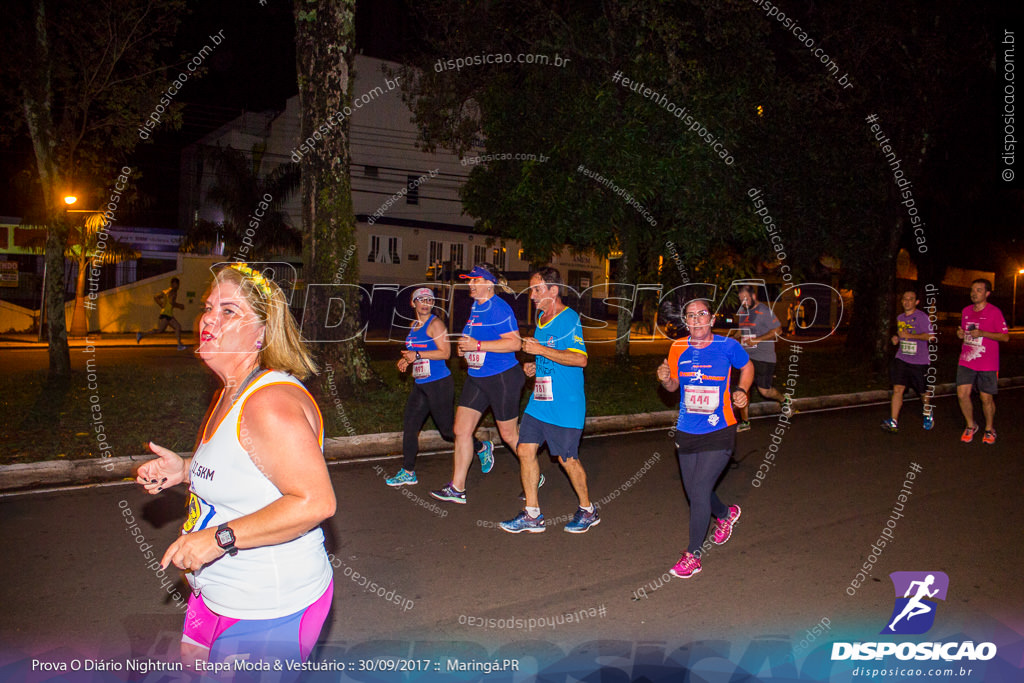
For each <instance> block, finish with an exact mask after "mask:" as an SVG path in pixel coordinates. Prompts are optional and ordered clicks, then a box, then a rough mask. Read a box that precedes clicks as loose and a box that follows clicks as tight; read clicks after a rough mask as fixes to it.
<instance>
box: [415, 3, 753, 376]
mask: <svg viewBox="0 0 1024 683" xmlns="http://www.w3.org/2000/svg"><path fill="white" fill-rule="evenodd" d="M421 18H422V21H424V22H426V23H427V24H428V26H429V28H428V29H427V30H426V31H425V33H426V34H427V35H428V36H436V37H437V38H436V39H435V44H434V46H433V53H432V54H431V55H428V56H426V57H424V59H423V61H422V63H421V64H420V65H419V66H420V69H418V70H412V69H408V70H406V73H405V74H404V78H403V83H405V84H406V90H405V97H406V100H407V102H408V103H409V104H410V105H411V106H412V108H413V112H414V115H415V119H416V121H417V123H418V124H419V126H420V131H421V139H422V141H423V143H424V145H425V146H426V148H427V149H432V148H434V147H436V146H443V147H446V148H448V149H451V150H453V151H455V152H456V153H465V152H466V151H468V150H469V149H472V148H473V146H474V145H475V144H477V141H478V140H481V139H482V140H483V142H482V144H483V145H484V146H485V151H486V152H488V153H495V154H501V153H533V154H543V155H546V156H548V157H550V160H549V161H546V162H543V163H541V162H538V161H529V162H525V163H512V162H493V163H490V164H487V165H480V166H475V167H474V168H473V169H472V171H471V174H470V177H469V180H468V182H467V183H466V185H465V187H464V189H463V200H464V204H465V207H466V210H467V212H469V213H470V214H472V215H474V216H477V217H478V219H479V220H478V224H477V225H478V228H479V229H482V230H484V231H489V232H492V233H500V234H502V235H507V236H511V237H515V238H517V239H519V240H521V241H522V244H523V248H524V250H525V252H526V255H527V256H528V258H529V259H530V260H531V261H535V262H547V261H548V260H549V259H550V257H551V254H552V253H553V252H555V251H558V250H560V249H561V248H562V247H563V246H564V245H569V246H571V247H573V248H576V249H592V250H594V251H595V252H596V253H597V254H599V255H601V256H608V255H610V254H615V255H616V256H617V257H618V264H619V265H618V274H617V278H616V279H617V280H618V281H619V282H622V283H625V284H626V286H627V288H628V287H631V286H633V285H635V284H637V283H638V282H642V281H650V279H649V278H651V277H653V276H656V275H657V270H658V261H659V256H666V255H667V252H668V244H669V243H670V242H673V243H675V244H676V245H678V249H679V251H680V252H681V253H682V256H683V258H684V259H687V260H688V261H689V262H691V263H694V264H696V263H698V262H701V261H705V257H706V256H708V255H710V254H714V253H719V252H732V251H742V250H743V248H744V247H743V245H744V243H746V242H749V241H751V240H753V239H756V238H757V233H756V227H755V223H754V220H753V218H754V217H753V215H752V214H751V212H750V211H749V210H746V208H745V205H744V201H745V199H744V196H743V195H744V192H745V190H746V187H745V186H744V183H743V180H742V176H743V163H744V162H743V159H744V153H745V152H746V151H747V150H746V149H744V145H745V142H746V139H747V137H748V136H749V134H750V132H751V130H752V128H753V127H754V126H755V125H756V115H755V105H756V101H754V100H752V98H751V96H750V90H751V86H750V83H760V82H762V81H764V80H765V79H767V78H769V77H770V74H771V60H770V55H768V54H767V53H766V51H765V47H764V33H765V30H764V28H759V24H758V22H757V21H756V19H757V17H756V15H755V13H754V12H753V11H752V10H751V9H750V3H740V2H723V3H713V4H710V5H708V4H706V3H699V2H695V1H691V2H677V3H668V2H654V3H652V2H640V1H631V0H618V1H614V2H607V3H601V4H595V5H586V6H577V5H572V4H569V3H555V4H554V5H552V4H551V3H547V2H542V1H541V0H533V1H530V2H522V3H480V4H473V5H469V6H465V3H460V2H453V1H448V0H438V1H436V2H432V3H425V4H424V5H422V12H421ZM513 27H514V30H512V29H513ZM483 54H499V55H500V54H509V55H519V54H545V55H548V57H549V59H550V60H551V61H550V62H549V63H548V64H547V65H534V66H520V65H518V64H511V65H509V64H499V65H496V66H487V65H471V66H469V67H465V68H460V69H453V68H445V61H444V60H446V59H448V57H449V56H454V55H460V56H461V55H483ZM556 55H557V56H558V59H560V60H564V61H563V62H562V63H563V64H565V66H564V67H562V68H559V67H556V66H555V63H556V61H555V56H556ZM439 56H440V57H441V61H436V60H437V58H438V57H439ZM437 66H440V67H442V68H437ZM432 67H433V68H432ZM623 78H625V79H628V80H629V81H632V82H633V83H635V85H634V86H631V87H626V81H625V80H621V79H623ZM651 91H654V92H656V93H657V94H656V95H652V94H650V93H651ZM670 104H671V105H672V106H671V107H670V106H669V105H670ZM683 108H685V110H684V109H683ZM694 122H696V123H697V127H695V128H692V129H691V126H692V125H693V124H694ZM698 131H703V133H702V134H700V135H698ZM722 150H725V152H726V153H728V152H730V151H731V154H722V153H720V152H721V151H722ZM727 155H728V156H729V157H730V158H729V160H728V162H727V161H726V160H725V159H724V157H725V156H727ZM627 193H628V196H627ZM630 198H631V201H630ZM766 247H767V243H766V241H765V243H764V245H763V246H762V251H763V253H764V254H765V255H767V251H768V250H767V248H766ZM705 270H706V271H716V270H718V268H717V266H715V265H714V264H711V265H710V267H708V268H705ZM715 274H716V275H717V274H718V273H715ZM625 294H627V295H628V292H625ZM618 322H619V343H618V345H617V347H616V355H617V356H618V357H619V358H620V359H622V358H625V357H626V356H627V355H628V348H629V347H628V329H629V323H630V316H629V313H628V311H625V310H622V309H620V315H619V321H618Z"/></svg>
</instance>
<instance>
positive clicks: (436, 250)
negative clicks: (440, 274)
mask: <svg viewBox="0 0 1024 683" xmlns="http://www.w3.org/2000/svg"><path fill="white" fill-rule="evenodd" d="M442 261H444V242H435V241H434V240H430V265H434V264H435V263H440V262H442Z"/></svg>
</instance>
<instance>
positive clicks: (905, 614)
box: [882, 572, 949, 635]
mask: <svg viewBox="0 0 1024 683" xmlns="http://www.w3.org/2000/svg"><path fill="white" fill-rule="evenodd" d="M889 578H890V579H892V584H893V589H894V590H895V591H896V604H895V605H894V606H893V610H892V616H891V617H890V618H889V625H888V626H886V627H885V628H884V629H882V634H889V633H899V634H903V635H911V634H920V633H926V632H927V631H928V630H929V629H930V628H931V627H932V625H933V624H934V623H935V608H936V607H937V606H938V603H937V602H936V600H945V599H946V591H947V590H948V589H949V577H948V576H946V574H945V572H893V573H892V574H889ZM901 595H902V596H903V597H900V596H901Z"/></svg>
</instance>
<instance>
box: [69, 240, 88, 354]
mask: <svg viewBox="0 0 1024 683" xmlns="http://www.w3.org/2000/svg"><path fill="white" fill-rule="evenodd" d="M83 232H84V231H83ZM84 237H85V236H84V235H83V240H84ZM88 265H89V261H88V259H87V258H86V256H85V245H84V244H83V245H82V252H81V254H79V258H78V277H77V278H75V307H74V309H72V312H71V326H70V327H71V329H70V330H69V332H68V336H69V337H74V338H79V337H86V336H88V335H89V321H88V320H87V319H86V316H85V273H86V271H87V270H88V268H87V266H88Z"/></svg>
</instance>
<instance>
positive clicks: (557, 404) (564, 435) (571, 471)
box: [498, 268, 601, 534]
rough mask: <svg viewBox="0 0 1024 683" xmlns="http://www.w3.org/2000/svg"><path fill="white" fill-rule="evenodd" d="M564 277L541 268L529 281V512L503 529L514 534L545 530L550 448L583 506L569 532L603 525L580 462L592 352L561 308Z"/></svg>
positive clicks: (575, 318)
mask: <svg viewBox="0 0 1024 683" xmlns="http://www.w3.org/2000/svg"><path fill="white" fill-rule="evenodd" d="M561 293H562V276H561V274H560V273H559V272H558V270H556V269H555V268H542V269H540V270H539V271H537V272H536V273H534V274H533V277H531V278H530V300H531V301H533V304H534V306H535V307H536V308H537V311H538V316H537V329H536V330H535V331H534V336H533V337H527V338H525V339H523V351H524V352H526V353H529V354H531V355H533V356H536V361H535V362H533V363H526V365H525V368H524V369H525V371H526V375H527V376H528V377H536V381H535V382H534V388H533V394H532V395H531V396H530V402H529V404H528V405H527V406H526V412H525V413H524V414H523V421H522V424H521V425H520V426H519V449H518V451H517V455H518V456H519V467H520V476H521V477H522V480H523V491H524V493H525V497H526V507H525V508H524V509H523V510H522V511H521V512H520V513H519V514H518V515H516V516H515V517H514V518H512V519H510V520H509V521H507V522H502V523H501V524H499V525H498V526H499V528H501V530H502V531H507V532H509V533H512V534H518V533H522V532H524V531H527V532H531V533H539V532H542V531H544V515H542V514H541V512H540V502H539V496H538V492H537V489H538V488H539V486H540V468H539V467H538V465H537V451H538V450H540V447H541V445H542V444H544V443H547V445H548V451H550V452H551V455H553V456H555V457H557V458H558V461H559V462H560V463H561V464H562V467H563V468H565V472H566V474H568V475H569V481H570V482H571V483H572V487H573V490H575V491H576V496H577V498H579V507H578V508H577V509H576V514H575V515H574V516H573V518H572V521H571V522H569V523H568V524H566V525H565V530H566V531H568V532H569V533H573V534H582V533H585V532H586V531H587V530H588V529H590V527H592V526H596V525H597V524H600V523H601V517H600V516H599V515H598V514H597V510H595V509H594V505H593V503H592V502H591V501H590V494H589V492H588V489H587V473H586V472H585V471H584V469H583V465H582V464H581V463H580V459H579V446H580V438H581V437H582V436H583V426H584V423H585V421H586V414H587V398H586V394H585V393H584V390H583V368H585V367H586V366H587V349H586V346H585V345H584V343H583V326H582V325H581V323H580V316H579V314H578V313H576V311H574V310H572V309H571V308H566V306H565V304H564V303H562V296H561Z"/></svg>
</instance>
